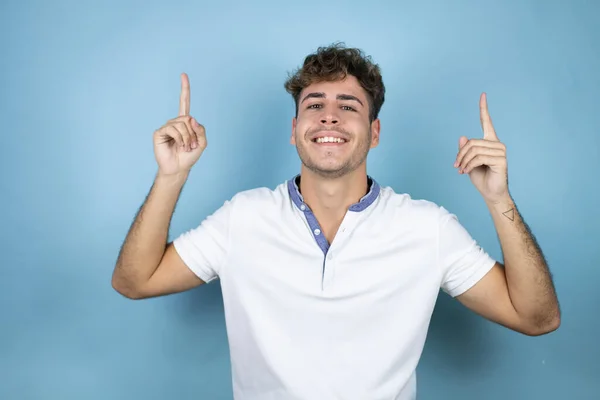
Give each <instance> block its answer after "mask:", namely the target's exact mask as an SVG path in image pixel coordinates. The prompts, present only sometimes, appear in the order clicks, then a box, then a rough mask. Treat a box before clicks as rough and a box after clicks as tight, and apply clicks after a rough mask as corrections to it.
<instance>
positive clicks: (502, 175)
mask: <svg viewBox="0 0 600 400" xmlns="http://www.w3.org/2000/svg"><path fill="white" fill-rule="evenodd" d="M479 113H480V118H481V127H482V129H483V139H470V140H469V139H467V138H466V137H465V136H461V137H460V139H459V142H458V146H459V151H458V155H457V156H456V161H455V163H454V167H455V168H458V171H459V173H460V174H469V177H470V178H471V182H473V184H474V185H475V187H476V188H477V190H479V192H480V193H481V195H482V196H483V197H484V199H485V201H486V202H490V203H497V202H500V201H502V200H506V199H507V198H509V197H510V195H509V192H508V167H507V161H506V146H505V145H504V144H503V143H501V142H500V140H499V139H498V136H497V135H496V131H495V130H494V126H493V125H492V119H491V118H490V114H489V112H488V107H487V97H486V94H485V93H483V94H482V95H481V98H480V100H479Z"/></svg>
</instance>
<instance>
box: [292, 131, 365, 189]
mask: <svg viewBox="0 0 600 400" xmlns="http://www.w3.org/2000/svg"><path fill="white" fill-rule="evenodd" d="M351 137H352V138H353V139H355V138H356V137H357V135H351ZM371 139H372V134H371V129H370V127H369V130H368V132H367V135H366V137H365V138H364V139H363V140H361V141H360V143H359V144H358V147H356V148H355V149H354V151H353V152H352V154H350V156H349V157H348V158H347V159H346V160H345V161H344V162H342V163H341V164H340V165H338V166H335V167H329V168H328V167H327V166H324V165H322V164H326V163H327V161H325V162H322V163H318V162H316V161H315V160H313V159H312V158H311V156H310V154H309V152H308V150H307V147H308V146H309V145H310V144H309V143H306V142H305V141H302V140H300V141H298V140H296V150H297V152H298V157H300V161H301V162H302V164H303V165H304V166H305V167H306V168H307V169H308V170H309V171H311V172H313V173H314V174H316V175H318V176H320V177H322V178H325V179H336V178H340V177H342V176H344V175H347V174H349V173H351V172H353V171H355V170H356V169H357V168H358V167H359V166H360V165H361V164H362V163H363V162H364V161H365V160H366V159H367V155H368V154H369V149H370V143H371ZM333 154H334V152H333V151H331V152H329V151H327V152H326V156H330V155H333Z"/></svg>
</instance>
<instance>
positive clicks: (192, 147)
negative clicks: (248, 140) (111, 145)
mask: <svg viewBox="0 0 600 400" xmlns="http://www.w3.org/2000/svg"><path fill="white" fill-rule="evenodd" d="M189 113H190V84H189V80H188V77H187V75H186V74H182V75H181V96H180V99H179V116H178V117H177V118H174V119H172V120H169V121H168V122H167V123H166V124H165V125H164V126H162V127H161V128H160V129H158V130H157V131H156V132H154V138H153V140H154V154H155V157H156V161H157V163H158V167H159V168H158V173H157V175H156V179H155V181H154V184H153V185H152V189H151V190H150V193H149V194H148V197H147V198H146V201H145V202H144V204H143V205H142V207H141V208H140V210H139V212H138V214H137V215H136V218H135V220H134V222H133V224H132V225H131V228H130V230H129V233H128V234H127V237H126V239H125V242H124V243H123V246H122V248H121V251H120V253H119V257H118V260H117V264H116V266H115V269H114V272H113V277H112V286H113V288H114V289H115V290H116V291H117V292H119V293H121V294H122V295H124V296H126V297H129V298H132V299H140V298H146V297H154V296H160V295H165V294H170V293H176V292H180V291H183V290H187V289H191V288H193V287H195V286H198V285H201V284H202V283H204V281H203V280H202V279H201V278H199V277H198V276H197V274H195V273H194V272H193V271H191V270H190V269H189V268H188V267H187V264H186V263H184V261H183V260H182V258H181V257H180V256H179V255H178V253H177V251H176V250H175V247H174V246H173V244H172V243H169V244H167V236H168V232H169V225H170V223H171V217H172V215H173V211H174V210H175V205H176V204H177V199H178V198H179V194H180V193H181V189H182V188H183V185H184V183H185V181H186V180H187V177H188V175H189V171H190V169H191V168H192V166H193V165H194V164H195V163H196V161H198V159H199V158H200V155H201V154H202V152H203V151H204V149H205V148H206V136H205V131H204V127H203V126H202V125H200V124H198V122H196V120H195V119H194V118H192V117H190V115H189Z"/></svg>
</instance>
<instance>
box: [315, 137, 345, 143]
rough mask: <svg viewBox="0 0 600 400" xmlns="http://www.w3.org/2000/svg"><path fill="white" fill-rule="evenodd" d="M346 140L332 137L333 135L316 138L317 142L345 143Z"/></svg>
mask: <svg viewBox="0 0 600 400" xmlns="http://www.w3.org/2000/svg"><path fill="white" fill-rule="evenodd" d="M345 142H346V141H345V140H344V139H341V138H334V137H329V136H326V137H320V138H318V139H317V143H345Z"/></svg>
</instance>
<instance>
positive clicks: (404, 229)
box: [112, 45, 560, 400]
mask: <svg viewBox="0 0 600 400" xmlns="http://www.w3.org/2000/svg"><path fill="white" fill-rule="evenodd" d="M286 89H287V90H288V91H289V92H290V93H291V94H292V96H293V97H294V100H295V103H296V116H295V117H294V118H293V121H292V135H291V143H292V144H293V145H295V146H296V148H297V150H298V155H299V156H300V160H301V161H302V166H301V171H300V174H299V175H298V176H296V177H293V178H292V179H290V180H289V181H287V182H285V183H283V184H281V185H279V186H278V187H277V188H275V189H274V190H270V189H267V188H258V189H254V190H249V191H244V192H241V193H238V194H237V195H235V196H234V197H233V198H232V199H231V200H229V201H227V202H225V204H224V205H223V206H222V207H221V208H220V209H218V210H217V211H216V212H215V213H214V214H212V215H210V216H209V217H207V218H206V219H205V220H204V221H203V222H202V223H201V224H200V225H199V226H198V227H197V228H195V229H192V230H190V231H188V232H186V233H183V234H182V235H180V236H179V237H178V238H177V239H176V240H175V241H174V242H172V243H167V233H168V230H169V224H170V220H171V216H172V213H173V211H174V208H175V205H176V202H177V199H178V197H179V193H180V191H181V189H182V187H183V185H184V183H185V182H186V180H187V177H188V174H189V171H190V169H191V167H192V166H193V165H194V163H195V162H196V161H197V160H198V158H199V157H200V156H201V154H202V152H203V151H204V149H205V148H206V144H207V142H206V137H205V131H204V128H203V127H202V125H201V124H199V123H198V121H196V119H194V118H193V117H192V116H190V87H189V81H188V77H187V76H186V75H185V74H183V75H182V89H181V99H180V109H179V110H180V111H179V116H178V117H177V118H174V119H172V120H170V121H168V122H167V123H166V124H165V125H164V126H163V127H162V128H160V129H158V130H157V131H156V132H155V133H154V149H155V154H156V160H157V163H158V173H157V175H156V179H155V182H154V185H153V186H152V189H151V190H150V193H149V195H148V197H147V199H146V201H145V203H144V204H143V205H142V207H141V209H140V210H139V213H138V215H137V217H136V219H135V221H134V223H133V224H132V227H131V230H130V231H129V233H128V235H127V238H126V240H125V243H124V244H123V247H122V249H121V252H120V254H119V259H118V261H117V265H116V268H115V271H114V275H113V280H112V284H113V287H114V288H115V289H116V290H117V291H118V292H119V293H121V294H123V295H124V296H126V297H128V298H132V299H142V298H148V297H153V296H161V295H167V294H170V293H176V292H181V291H184V290H188V289H192V288H194V287H197V286H199V285H201V284H203V283H206V282H210V281H212V280H214V279H216V278H217V277H218V278H219V279H220V282H221V287H222V293H223V299H224V306H225V317H226V324H227V332H228V339H229V345H230V349H231V351H230V353H231V360H232V375H233V390H234V396H235V398H236V399H244V400H248V399H252V400H254V399H261V400H265V399H277V400H284V399H318V400H325V399H346V400H348V399H390V400H391V399H414V398H415V397H416V375H415V369H416V366H417V363H418V361H419V358H420V356H421V351H422V348H423V345H424V342H425V337H426V334H427V329H428V326H429V321H430V317H431V314H432V312H433V308H434V305H435V302H436V299H437V296H438V293H439V290H440V288H441V289H443V290H444V291H445V292H447V293H448V294H450V295H451V296H453V297H455V298H457V299H458V301H460V302H461V303H462V304H464V305H465V306H466V307H468V308H469V309H471V310H473V311H474V312H476V313H478V314H480V315H482V316H483V317H485V318H487V319H489V320H491V321H494V322H496V323H498V324H501V325H504V326H506V327H508V328H510V329H513V330H515V331H518V332H522V333H524V334H526V335H541V334H545V333H548V332H551V331H553V330H555V329H557V328H558V326H559V324H560V322H559V321H560V311H559V306H558V301H557V298H556V294H555V290H554V286H553V283H552V280H551V276H550V273H549V271H548V267H547V266H546V263H545V261H544V258H543V256H542V252H541V251H540V249H539V248H538V246H537V244H536V242H535V240H534V238H533V236H532V235H531V233H530V232H529V229H528V228H527V226H526V225H525V223H524V222H523V219H522V217H521V215H520V214H519V212H518V210H517V207H516V205H515V203H514V201H513V199H512V198H511V195H510V194H509V190H508V184H507V182H508V180H507V163H506V150H505V147H504V145H503V144H502V143H501V142H500V141H499V140H498V137H497V135H496V133H495V131H494V128H493V126H492V122H491V119H490V117H489V115H488V110H487V101H486V96H485V94H484V95H482V96H481V99H480V107H481V111H480V112H481V124H482V127H483V139H470V140H468V139H467V138H466V137H461V138H460V139H459V151H458V154H457V157H456V162H455V164H454V167H455V168H457V169H458V171H459V173H461V174H467V175H469V177H470V179H471V181H472V182H473V184H474V185H475V186H476V187H477V189H478V190H479V192H480V193H481V195H482V196H483V199H484V200H485V203H486V204H487V206H488V208H489V211H490V213H491V215H492V217H493V221H494V224H495V227H496V231H497V234H498V237H499V239H500V244H501V247H502V251H503V256H504V262H505V265H502V264H500V263H498V262H495V261H494V260H493V259H492V258H491V257H490V256H489V255H488V254H487V253H486V252H484V251H483V250H482V249H481V248H480V247H479V246H478V245H477V244H476V242H475V241H474V240H473V239H472V238H471V237H470V235H469V234H468V233H467V231H466V230H465V229H464V228H463V227H462V226H461V225H460V224H459V222H458V220H457V218H456V217H455V216H454V215H453V214H450V213H449V212H448V211H446V210H445V209H444V208H443V207H439V206H437V205H435V204H433V203H431V202H428V201H424V200H414V199H411V198H410V196H409V195H406V194H397V193H395V192H394V191H393V190H392V189H391V188H389V187H380V186H379V185H378V183H377V182H376V180H375V179H373V178H372V177H370V176H369V175H367V172H366V158H367V154H368V152H369V149H370V148H373V147H375V146H377V145H378V143H379V135H380V120H379V119H378V113H379V110H380V108H381V106H382V104H383V102H384V92H385V89H384V85H383V82H382V78H381V75H380V70H379V67H378V66H377V65H375V64H373V63H372V62H371V60H370V58H369V57H365V56H364V55H363V53H362V52H361V51H360V50H358V49H350V48H344V47H343V46H340V45H334V46H330V47H325V48H320V49H318V51H317V52H316V53H315V54H312V55H309V56H308V57H307V58H306V59H305V61H304V65H303V66H302V67H301V68H300V69H299V70H298V71H297V72H296V73H295V74H294V75H293V76H291V77H290V78H289V80H288V81H287V82H286Z"/></svg>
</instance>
